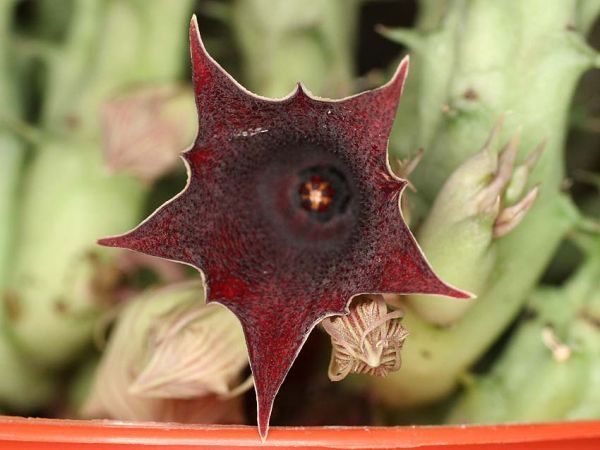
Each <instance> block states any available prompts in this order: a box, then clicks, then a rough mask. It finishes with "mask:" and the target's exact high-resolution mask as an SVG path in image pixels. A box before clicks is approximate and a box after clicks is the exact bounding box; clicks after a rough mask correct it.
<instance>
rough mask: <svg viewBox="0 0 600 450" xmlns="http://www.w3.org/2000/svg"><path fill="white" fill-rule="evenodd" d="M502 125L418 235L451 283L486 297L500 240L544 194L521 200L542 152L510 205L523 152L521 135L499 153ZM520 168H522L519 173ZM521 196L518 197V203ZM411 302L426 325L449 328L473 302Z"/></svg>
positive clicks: (458, 173) (456, 175) (446, 190)
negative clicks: (497, 241)
mask: <svg viewBox="0 0 600 450" xmlns="http://www.w3.org/2000/svg"><path fill="white" fill-rule="evenodd" d="M501 126H502V120H500V121H498V123H497V124H496V126H495V127H494V129H493V130H492V133H491V134H490V136H489V138H488V140H487V142H486V143H485V145H484V146H483V148H482V150H481V151H479V152H478V153H476V154H475V155H474V156H472V157H471V158H469V159H468V160H467V161H465V162H464V163H463V164H462V165H460V166H459V167H458V168H457V169H456V170H455V171H454V172H453V173H452V175H451V176H450V178H449V179H448V180H447V181H446V184H445V185H444V187H443V188H442V190H441V191H440V193H439V194H438V196H437V198H436V199H435V202H434V204H433V206H432V208H431V211H430V212H429V215H428V216H427V218H426V219H425V221H424V223H423V225H422V226H421V228H420V230H419V231H418V234H417V237H418V240H419V243H420V245H421V247H422V249H423V251H424V252H425V254H426V255H427V256H428V259H429V262H430V263H431V265H432V266H433V268H434V269H435V270H436V271H437V272H438V273H439V274H440V276H442V277H443V278H444V279H446V280H448V281H449V282H450V283H452V284H454V285H456V286H460V287H461V288H463V289H466V290H468V291H470V292H473V293H475V294H476V295H480V294H481V293H482V292H483V291H484V290H485V286H486V283H487V281H488V277H489V275H490V273H491V272H492V270H493V269H494V265H495V261H496V253H495V246H494V240H495V239H496V238H499V237H501V236H504V235H506V234H508V233H509V232H510V231H511V230H513V229H514V228H515V227H516V226H517V225H518V224H519V223H520V222H521V220H522V219H523V217H524V216H525V214H526V213H527V211H529V209H530V208H531V206H532V205H533V203H534V201H535V199H536V198H537V195H538V189H537V188H533V189H532V190H531V191H529V192H528V193H527V194H526V195H525V196H524V197H523V198H522V199H519V198H518V197H517V195H516V194H517V191H518V192H519V193H520V192H521V191H522V190H523V187H521V188H518V187H517V186H516V184H519V183H520V184H523V185H524V184H525V183H526V182H527V175H528V174H529V172H530V171H531V170H532V169H533V166H534V164H535V161H537V158H538V157H539V153H540V152H541V149H540V147H538V149H536V151H534V152H533V153H532V155H533V156H532V155H530V157H528V159H527V161H526V162H525V163H524V164H523V165H522V166H519V168H521V167H522V168H523V169H521V170H519V171H518V172H517V175H518V176H519V180H517V181H514V183H515V185H514V186H513V190H512V192H511V195H512V198H513V199H514V200H516V203H514V204H508V203H507V202H506V200H505V199H506V198H507V195H506V192H507V189H508V188H509V186H510V185H511V183H512V182H513V180H514V171H513V168H514V163H515V159H516V155H517V151H518V144H519V137H520V134H519V133H517V134H515V135H514V136H513V138H512V139H511V140H510V141H509V142H508V143H507V144H506V145H504V147H503V148H502V149H501V150H500V151H499V152H498V151H497V150H496V147H497V140H498V134H499V132H500V128H501ZM519 168H518V169H519ZM515 197H516V198H515ZM408 302H409V304H410V306H411V308H413V309H414V310H415V311H416V312H418V313H419V314H420V315H421V316H422V317H423V318H425V319H426V320H428V321H430V322H432V323H435V324H439V325H448V324H451V323H452V322H454V321H456V320H458V319H459V318H460V317H462V315H463V314H464V313H465V312H466V311H467V310H468V309H469V308H470V307H471V306H472V304H473V301H464V300H456V299H449V298H445V297H432V296H424V295H413V296H410V297H409V299H408Z"/></svg>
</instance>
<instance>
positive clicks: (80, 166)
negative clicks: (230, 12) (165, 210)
mask: <svg viewBox="0 0 600 450" xmlns="http://www.w3.org/2000/svg"><path fill="white" fill-rule="evenodd" d="M41 1H42V0H41ZM46 1H49V2H53V0H46ZM71 7H72V10H71V11H70V15H69V16H68V17H70V20H69V21H68V23H67V24H66V26H67V30H66V32H65V38H64V40H63V41H61V42H60V43H59V44H57V46H56V48H54V49H53V51H52V52H50V53H49V54H45V58H44V61H43V62H44V63H45V64H47V67H46V71H47V74H48V75H47V78H46V79H45V81H46V85H45V89H44V98H43V102H42V123H41V125H40V128H41V129H42V130H43V131H44V134H45V135H47V136H48V137H47V138H46V139H44V140H43V141H42V142H40V143H39V144H38V145H36V146H35V148H33V152H34V154H33V157H32V159H31V162H30V165H29V167H28V171H27V173H26V177H25V179H24V186H23V200H22V210H21V215H20V223H21V226H20V235H19V241H18V246H17V249H16V255H15V257H14V260H13V266H14V267H13V270H12V273H11V277H10V281H9V287H8V290H7V291H6V292H5V295H8V296H9V297H10V298H11V307H12V313H13V314H12V315H11V318H10V321H9V324H10V332H11V334H12V338H13V339H14V341H15V343H16V344H17V345H18V348H19V350H20V351H21V352H23V354H24V355H26V358H27V361H28V363H29V364H30V365H32V366H38V367H40V368H41V370H54V369H59V368H60V367H63V366H64V365H65V364H68V363H69V362H71V361H73V360H74V358H76V357H77V356H79V355H80V354H81V352H82V351H83V350H85V348H86V347H87V346H88V345H89V344H90V342H91V339H92V329H93V326H94V323H95V322H96V320H97V318H98V316H99V314H101V313H102V312H103V311H105V310H106V309H107V308H108V307H109V306H110V303H109V301H110V288H111V286H112V285H113V284H114V259H115V257H116V256H117V254H118V253H117V252H116V251H114V250H112V251H111V250H107V249H100V248H99V247H98V246H97V245H96V240H97V239H98V238H100V237H102V236H106V235H110V234H118V233H123V232H125V231H127V230H129V229H130V228H132V227H133V226H135V225H136V223H137V222H138V220H139V219H140V215H141V213H142V208H143V206H144V201H145V197H146V193H147V191H148V184H147V183H143V182H141V181H140V180H138V179H135V178H134V177H131V176H125V175H120V174H113V173H109V170H107V168H106V166H105V162H104V161H103V157H102V144H101V141H100V137H101V127H100V120H99V119H100V113H101V110H102V107H103V105H104V104H105V102H106V101H107V100H111V99H112V98H113V97H114V96H116V95H119V94H122V93H123V91H125V90H127V89H130V88H132V87H135V86H136V85H138V84H144V83H146V84H154V83H156V84H168V83H177V82H178V79H179V78H178V77H179V75H180V72H181V69H182V68H184V67H185V65H184V61H185V60H186V59H187V55H186V51H185V49H186V46H187V31H186V30H187V24H188V22H189V20H190V17H191V12H192V0H183V1H177V2H172V1H169V0H81V1H76V2H72V3H71ZM181 150H184V148H182V149H181Z"/></svg>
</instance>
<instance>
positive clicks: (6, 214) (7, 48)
mask: <svg viewBox="0 0 600 450" xmlns="http://www.w3.org/2000/svg"><path fill="white" fill-rule="evenodd" d="M14 4H15V2H14V1H5V2H2V4H1V5H0V104H2V105H3V108H4V110H5V111H6V113H5V114H10V115H11V116H15V117H19V116H20V109H21V108H20V105H19V103H18V101H17V98H16V80H15V79H14V78H13V77H12V76H11V75H12V73H13V70H12V69H13V58H12V53H11V46H12V43H13V42H14V41H13V39H12V33H11V27H12V17H13V7H14ZM24 153H25V148H24V145H23V143H22V142H21V141H20V140H19V139H18V137H17V136H15V134H14V133H12V132H11V130H10V129H9V127H7V126H6V124H4V123H3V122H2V121H0V170H1V172H0V174H1V176H0V289H2V287H3V285H4V283H5V282H6V276H7V272H8V268H9V266H10V255H11V250H12V249H11V247H12V242H13V235H14V226H15V224H14V219H15V216H16V209H17V187H18V184H19V175H20V173H21V168H22V163H23V158H24Z"/></svg>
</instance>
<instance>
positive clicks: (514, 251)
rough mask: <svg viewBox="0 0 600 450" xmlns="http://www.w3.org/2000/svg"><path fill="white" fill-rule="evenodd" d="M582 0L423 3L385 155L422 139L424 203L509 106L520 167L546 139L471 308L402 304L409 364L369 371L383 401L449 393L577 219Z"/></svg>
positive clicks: (418, 175) (587, 58)
mask: <svg viewBox="0 0 600 450" xmlns="http://www.w3.org/2000/svg"><path fill="white" fill-rule="evenodd" d="M578 5H579V4H578V2H576V1H575V0H572V1H564V2H557V3H552V4H551V5H550V4H549V3H547V2H545V1H541V0H526V1H523V0H509V1H505V2H504V1H503V2H490V1H485V0H457V1H453V2H436V1H423V2H421V7H422V10H421V16H420V19H419V21H418V26H417V29H416V31H417V32H418V33H419V34H420V36H421V39H422V44H420V45H419V46H417V47H416V48H415V49H414V50H413V53H412V60H411V69H412V73H411V75H409V81H408V85H407V88H406V92H407V94H409V95H408V97H407V98H406V100H407V101H406V102H404V100H405V99H403V102H401V104H400V111H399V114H398V118H397V129H396V132H397V134H396V135H395V136H394V137H393V138H392V140H391V142H390V152H391V154H392V156H396V157H398V156H403V155H406V154H408V153H410V151H411V150H412V149H414V148H420V147H423V148H425V156H424V158H423V160H422V162H421V164H420V166H419V167H418V168H417V170H416V171H415V173H414V176H413V177H411V181H412V182H413V184H414V185H415V186H416V187H417V190H418V196H419V197H420V199H421V201H422V203H424V204H431V203H432V202H433V200H434V198H435V197H436V195H437V193H438V192H439V190H440V188H441V187H442V185H443V184H444V182H445V181H446V180H447V178H448V177H449V176H450V174H451V173H452V172H453V171H454V170H455V169H456V168H457V167H458V166H459V165H460V164H461V163H462V162H463V161H465V160H466V159H467V158H469V157H470V156H471V155H473V154H474V153H475V152H476V151H477V150H478V149H479V148H480V145H481V143H482V142H484V141H485V138H486V136H487V134H488V133H489V130H491V129H492V127H493V125H494V123H495V122H496V121H497V120H498V118H499V117H500V116H501V115H503V114H505V125H504V127H503V133H502V134H501V135H500V141H501V142H506V141H508V140H509V137H510V135H512V134H514V133H515V131H516V130H517V129H519V128H520V129H522V136H521V145H520V151H519V154H518V155H517V164H521V163H522V161H524V159H525V157H526V154H527V153H528V152H529V151H531V149H533V148H534V147H535V146H536V145H538V144H539V143H540V142H542V141H546V142H547V145H546V148H545V150H544V153H543V154H542V156H541V158H540V160H539V162H538V164H537V166H536V168H535V170H534V171H533V172H532V173H531V175H530V177H529V181H528V183H527V186H528V188H527V189H530V188H531V187H532V186H534V185H538V186H539V187H540V196H539V198H538V199H537V201H536V203H535V204H534V206H533V208H532V209H531V210H530V211H529V212H528V213H527V216H526V217H525V219H524V220H523V222H522V223H520V225H519V226H518V227H517V228H516V229H515V230H513V231H512V232H511V233H510V234H508V235H507V236H504V237H502V238H500V239H498V240H497V242H495V243H494V246H493V248H492V249H491V250H493V251H494V252H495V253H496V255H495V263H494V265H493V267H492V268H491V269H490V273H489V274H486V277H488V279H489V281H488V282H486V283H485V285H484V286H482V287H481V288H480V291H479V292H476V294H477V295H478V298H477V300H476V301H475V302H474V303H473V306H472V307H471V308H470V309H469V310H468V311H467V312H466V313H465V315H464V316H463V317H462V318H461V319H460V320H458V321H457V322H455V323H453V324H452V325H451V326H449V327H445V328H443V327H437V326H433V325H430V324H428V323H427V322H426V321H425V320H423V319H422V318H421V317H420V315H419V314H417V313H415V312H414V311H412V310H411V309H410V308H407V311H406V319H405V326H406V328H407V329H408V331H409V332H410V337H409V338H408V339H407V341H406V344H405V347H404V349H403V367H402V369H401V370H400V371H399V372H396V373H393V374H390V375H389V376H388V377H387V378H385V379H372V380H370V383H371V386H372V388H373V390H374V391H375V392H376V393H377V394H378V395H379V397H380V398H381V399H382V401H383V402H386V403H388V404H390V405H393V406H395V407H399V408H402V407H409V406H414V405H420V404H424V403H430V402H434V401H436V400H439V399H441V398H444V397H445V396H447V395H448V394H449V393H451V392H452V391H453V390H454V389H455V388H456V386H457V383H458V380H459V378H460V377H461V376H462V374H464V373H465V371H467V370H468V368H469V367H470V366H472V365H473V364H474V363H475V362H476V361H477V360H478V359H479V358H480V357H481V356H482V355H483V353H484V352H485V351H486V349H487V348H489V346H490V345H491V344H492V343H493V342H494V341H495V340H496V339H497V338H498V336H499V335H500V334H501V333H502V332H503V331H504V330H505V329H506V327H507V326H508V325H509V324H510V323H511V322H512V321H513V319H514V318H515V316H516V315H517V314H518V312H519V311H520V310H521V309H522V307H523V304H524V302H525V301H526V299H527V295H528V293H529V292H530V291H531V290H532V289H533V287H534V285H535V284H536V282H537V280H538V278H539V276H540V275H541V273H542V271H543V270H544V268H545V267H546V265H547V264H548V262H549V261H550V259H551V258H552V256H553V254H554V252H555V250H556V248H557V246H558V244H559V243H560V242H561V240H562V239H563V238H564V236H565V234H566V233H567V232H568V231H569V230H571V229H572V228H573V227H574V226H575V223H576V222H577V221H578V220H579V218H578V213H577V212H576V210H575V208H574V207H573V206H572V204H571V203H570V202H569V201H568V200H567V199H566V198H565V197H564V196H563V194H561V193H560V184H561V182H562V179H563V176H564V174H563V171H564V168H563V155H564V146H565V136H566V130H567V125H568V120H567V119H568V112H569V107H570V102H571V98H572V96H573V92H574V89H575V87H576V85H577V82H578V80H579V78H580V77H581V75H582V74H583V73H584V72H585V71H586V70H588V69H589V68H591V67H592V66H593V64H594V56H593V54H594V52H593V51H592V50H591V49H590V48H589V47H588V46H587V44H585V42H584V40H583V38H582V36H581V35H580V34H579V33H578V32H577V31H575V30H573V29H572V27H571V26H570V23H571V21H572V20H575V17H576V13H577V11H578V10H577V7H578ZM392 36H393V35H392ZM400 37H401V38H402V36H400ZM411 77H412V79H411ZM411 90H412V91H413V93H412V95H410V92H411ZM549 93H551V94H549ZM424 211H426V209H424ZM422 214H424V212H422ZM550 224H551V225H550ZM439 226H444V224H443V223H440V224H439ZM465 244H466V243H465ZM459 247H460V246H459ZM478 257H480V255H479V256H478ZM456 261H461V260H460V255H457V260H456ZM434 268H436V267H434ZM436 269H438V270H440V272H442V273H443V272H444V270H443V268H439V267H438V268H436ZM459 287H461V286H459Z"/></svg>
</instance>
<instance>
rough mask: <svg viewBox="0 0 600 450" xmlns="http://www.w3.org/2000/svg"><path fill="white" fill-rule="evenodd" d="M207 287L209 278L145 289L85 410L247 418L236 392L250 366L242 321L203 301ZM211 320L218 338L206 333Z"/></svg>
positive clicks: (147, 416) (192, 418)
mask: <svg viewBox="0 0 600 450" xmlns="http://www.w3.org/2000/svg"><path fill="white" fill-rule="evenodd" d="M202 291H203V287H202V284H201V283H180V284H177V285H172V286H170V287H168V288H164V289H159V290H155V291H151V292H149V293H147V294H145V295H141V296H139V297H137V298H135V299H134V300H131V301H130V302H129V303H128V304H127V305H126V306H125V307H124V309H123V310H122V311H121V312H120V315H119V318H118V320H117V323H116V326H115V329H114V330H113V332H112V334H111V336H110V338H109V342H108V346H107V348H106V350H105V351H104V354H103V355H102V359H101V361H100V364H99V366H98V369H97V373H96V377H95V380H94V384H93V386H92V390H91V393H90V395H89V397H88V399H87V401H86V403H85V405H84V407H83V411H82V414H83V415H84V416H86V417H90V418H100V417H103V418H111V419H118V420H137V421H170V422H184V423H240V422H241V421H242V413H241V401H240V400H241V399H240V397H235V394H238V393H240V392H241V390H240V389H237V388H236V384H237V383H238V382H239V380H240V376H241V371H242V370H243V368H244V367H246V364H247V355H246V354H245V352H242V350H241V349H245V343H244V338H243V335H242V333H241V327H240V325H239V323H238V322H237V320H236V319H235V316H233V315H232V314H231V313H229V312H228V311H227V310H225V308H223V307H221V306H218V305H206V304H203V303H202V302H199V300H198V297H199V296H201V294H202ZM205 321H210V329H211V336H207V335H206V334H205V332H204V330H205V329H206V324H204V323H203V322H205ZM198 330H201V331H200V332H198ZM219 336H220V337H221V338H222V339H221V338H219ZM207 338H208V339H210V342H208V343H207V342H206V341H205V340H206V339H207ZM217 342H218V343H217ZM220 345H222V346H224V347H226V348H227V351H225V350H224V348H223V347H221V351H220V353H218V354H217V353H215V351H214V350H217V349H219V346H220ZM204 350H206V353H203V351H204ZM154 351H158V354H155V353H154ZM169 351H170V352H171V353H170V354H168V352H169ZM169 364H170V367H171V368H172V369H173V373H172V374H169V373H168V367H167V365H169ZM186 367H187V369H188V371H186V370H185V369H186ZM132 387H133V388H132ZM222 393H223V394H226V395H220V394H222ZM146 394H148V395H146ZM171 394H172V395H171Z"/></svg>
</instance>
